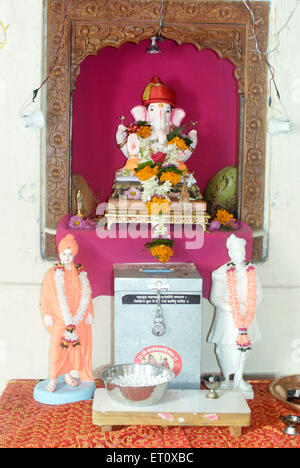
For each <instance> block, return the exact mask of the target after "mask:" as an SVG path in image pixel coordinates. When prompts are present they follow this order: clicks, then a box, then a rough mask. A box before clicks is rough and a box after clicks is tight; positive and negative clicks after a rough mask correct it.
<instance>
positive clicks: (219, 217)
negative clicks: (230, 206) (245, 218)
mask: <svg viewBox="0 0 300 468" xmlns="http://www.w3.org/2000/svg"><path fill="white" fill-rule="evenodd" d="M214 221H218V222H219V223H220V224H222V225H223V226H226V224H227V223H229V222H230V221H235V220H234V219H233V215H232V214H230V213H228V211H226V210H218V211H217V213H216V216H215V219H214Z"/></svg>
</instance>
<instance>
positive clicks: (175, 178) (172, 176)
mask: <svg viewBox="0 0 300 468" xmlns="http://www.w3.org/2000/svg"><path fill="white" fill-rule="evenodd" d="M159 180H160V181H161V182H166V181H169V182H171V184H172V185H177V184H179V182H180V181H181V174H176V172H172V171H165V172H162V174H161V176H160V178H159Z"/></svg>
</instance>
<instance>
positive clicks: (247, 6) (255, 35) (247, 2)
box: [242, 0, 300, 119]
mask: <svg viewBox="0 0 300 468" xmlns="http://www.w3.org/2000/svg"><path fill="white" fill-rule="evenodd" d="M299 1H300V0H296V4H295V6H294V8H293V10H292V11H291V12H290V14H289V17H288V18H287V20H286V21H285V23H284V24H283V26H282V27H281V28H280V30H279V31H278V32H277V33H276V34H275V36H276V37H277V38H279V35H280V34H281V33H282V31H283V30H284V29H285V28H286V27H287V26H288V24H289V23H290V21H291V19H292V17H293V16H294V14H295V12H296V9H297V7H298V6H299ZM242 2H243V4H244V5H245V7H246V8H247V10H248V11H249V14H250V15H251V21H252V31H253V39H255V48H256V51H257V52H258V53H259V54H260V55H261V56H262V57H263V59H264V60H265V62H266V64H267V65H268V68H269V70H270V74H271V78H270V84H269V92H270V94H269V107H272V83H273V85H274V87H275V91H276V95H277V97H278V100H279V102H280V105H281V107H282V109H283V111H284V113H283V112H281V111H279V110H277V109H273V110H275V111H277V112H279V113H281V114H283V115H284V116H285V117H287V118H288V119H289V117H288V113H287V110H286V108H285V106H284V104H283V103H282V100H281V95H280V92H279V89H278V86H277V83H276V80H275V68H274V67H273V65H271V63H270V62H269V60H268V57H267V55H269V54H271V53H272V52H274V51H275V50H277V49H278V48H279V44H280V42H279V39H278V44H277V46H276V47H275V48H274V49H273V50H271V51H266V52H264V51H263V50H262V48H261V46H260V42H259V39H258V37H257V33H256V25H257V24H258V23H259V21H260V20H256V18H255V15H254V12H253V10H252V8H251V6H250V3H249V0H242Z"/></svg>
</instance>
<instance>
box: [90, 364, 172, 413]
mask: <svg viewBox="0 0 300 468" xmlns="http://www.w3.org/2000/svg"><path fill="white" fill-rule="evenodd" d="M99 376H100V378H101V379H102V380H103V381H104V384H105V388H106V391H107V393H108V394H109V395H110V397H111V398H112V399H113V400H115V401H117V402H118V403H122V404H126V405H130V406H150V405H154V404H155V403H157V402H158V401H159V400H160V399H161V398H162V396H163V395H164V393H165V391H166V390H167V388H168V383H169V382H170V381H171V380H173V379H174V378H175V374H174V372H173V371H172V370H171V369H167V368H164V367H157V366H152V365H150V364H119V365H113V366H105V367H103V368H102V369H101V370H100V372H99Z"/></svg>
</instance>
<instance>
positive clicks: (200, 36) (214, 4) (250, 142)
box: [43, 0, 269, 259]
mask: <svg viewBox="0 0 300 468" xmlns="http://www.w3.org/2000/svg"><path fill="white" fill-rule="evenodd" d="M64 5H65V2H64V0H48V3H47V64H48V70H49V68H50V66H51V64H52V62H53V60H54V57H55V53H56V50H57V46H58V44H59V39H60V31H61V27H62V22H63V16H64ZM160 6H161V1H160V0H127V1H126V2H124V1H122V0H69V3H68V10H67V20H66V23H65V29H64V36H63V42H62V47H61V50H60V54H59V57H58V60H57V62H56V65H55V68H54V71H53V73H52V74H51V75H50V78H49V80H48V86H47V136H46V165H45V168H46V194H45V195H46V196H45V201H46V207H45V217H44V218H45V228H44V237H43V241H44V242H43V254H44V256H45V257H46V258H48V259H51V258H55V257H56V256H57V253H56V245H55V235H54V234H51V232H52V230H53V229H56V227H57V224H58V222H59V220H60V219H61V218H62V217H63V216H64V215H65V214H66V213H68V211H69V179H70V172H69V171H70V115H71V114H70V107H71V96H72V91H73V90H74V89H75V84H76V79H77V77H78V75H79V73H80V64H81V63H82V61H83V60H84V59H85V57H87V56H88V55H96V54H97V53H98V52H99V50H100V49H102V48H103V47H107V46H113V47H120V46H121V45H122V44H124V43H126V42H134V43H139V42H140V41H142V40H143V39H147V38H150V37H152V36H154V35H155V34H156V33H157V29H158V20H159V15H160ZM251 7H252V9H253V11H254V14H255V17H256V19H258V21H257V25H256V32H257V37H258V38H259V43H260V46H261V48H262V49H263V50H266V49H267V42H268V15H269V5H268V3H267V2H251ZM251 21H252V20H251V16H250V14H249V11H248V10H247V9H246V8H245V5H244V4H243V3H241V2H224V1H201V0H200V1H199V0H198V1H193V0H168V1H167V2H166V3H165V13H164V23H163V29H162V34H163V35H164V36H165V37H166V38H168V39H172V40H174V41H176V42H177V43H178V44H183V43H191V44H194V45H195V46H196V47H197V48H198V49H199V50H201V49H205V48H209V49H213V50H214V51H215V52H216V53H217V54H218V55H219V56H220V57H224V58H228V59H229V60H231V61H232V62H233V64H234V65H235V67H236V69H235V75H236V78H237V81H238V85H239V93H240V94H241V96H242V99H243V101H244V106H243V122H242V126H241V145H240V146H241V148H240V165H241V170H240V191H239V207H240V215H241V219H242V220H243V221H245V222H246V223H248V224H249V225H250V226H251V227H252V228H253V230H254V231H256V232H257V231H262V230H263V227H264V181H265V130H266V96H267V67H266V63H265V61H264V59H263V57H262V56H261V55H260V54H259V53H258V52H257V50H256V47H255V45H256V44H255V39H254V37H253V31H252V22H251ZM253 256H254V258H256V259H262V257H263V236H262V235H260V236H258V237H256V238H255V239H254V250H253Z"/></svg>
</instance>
